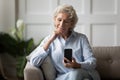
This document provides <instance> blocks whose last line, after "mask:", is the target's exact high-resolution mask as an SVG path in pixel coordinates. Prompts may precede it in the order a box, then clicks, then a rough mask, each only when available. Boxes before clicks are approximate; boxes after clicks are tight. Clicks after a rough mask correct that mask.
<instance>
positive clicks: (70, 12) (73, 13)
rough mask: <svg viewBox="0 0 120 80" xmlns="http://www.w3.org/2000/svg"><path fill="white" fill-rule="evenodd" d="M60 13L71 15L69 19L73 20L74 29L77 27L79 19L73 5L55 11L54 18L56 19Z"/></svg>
mask: <svg viewBox="0 0 120 80" xmlns="http://www.w3.org/2000/svg"><path fill="white" fill-rule="evenodd" d="M59 13H67V14H68V15H70V17H69V18H70V19H72V22H73V28H74V27H75V25H76V23H77V21H78V17H77V14H76V11H75V9H74V8H73V7H72V5H68V4H64V5H60V6H58V7H57V8H56V9H55V11H54V14H53V17H54V18H55V17H56V16H57V15H58V14H59Z"/></svg>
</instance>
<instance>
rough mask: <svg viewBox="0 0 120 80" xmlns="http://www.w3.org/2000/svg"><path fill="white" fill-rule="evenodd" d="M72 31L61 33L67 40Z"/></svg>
mask: <svg viewBox="0 0 120 80" xmlns="http://www.w3.org/2000/svg"><path fill="white" fill-rule="evenodd" d="M71 33H72V31H69V32H68V33H67V34H62V37H63V38H64V39H65V40H67V38H68V37H69V36H70V35H71Z"/></svg>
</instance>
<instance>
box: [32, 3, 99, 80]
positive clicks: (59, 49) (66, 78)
mask: <svg viewBox="0 0 120 80" xmlns="http://www.w3.org/2000/svg"><path fill="white" fill-rule="evenodd" d="M53 19H54V26H55V30H54V31H53V33H52V34H51V35H49V36H47V37H46V38H45V39H44V40H43V41H42V43H41V44H40V45H39V46H38V48H37V49H35V50H34V51H33V53H34V54H33V56H32V58H31V60H30V63H31V64H32V65H35V66H40V65H41V63H42V61H43V60H44V58H45V57H46V56H48V54H49V55H50V58H51V60H52V62H53V65H54V67H55V68H56V71H57V76H56V79H55V80H84V79H88V80H100V78H99V75H98V73H97V72H96V71H95V67H96V59H95V57H94V56H93V53H92V49H91V47H90V45H89V42H88V39H87V37H86V36H85V35H84V34H81V33H77V32H75V31H74V28H75V25H76V23H77V21H78V17H77V14H76V11H75V10H74V8H73V7H72V6H71V5H60V6H58V7H57V8H56V9H55V12H54V17H53ZM65 49H71V50H72V61H70V60H69V59H67V58H65V57H64V50H65Z"/></svg>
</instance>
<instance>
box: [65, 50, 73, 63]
mask: <svg viewBox="0 0 120 80" xmlns="http://www.w3.org/2000/svg"><path fill="white" fill-rule="evenodd" d="M64 57H65V58H67V59H68V60H70V61H71V62H72V49H64ZM65 62H66V63H67V61H65Z"/></svg>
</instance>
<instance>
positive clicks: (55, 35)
mask: <svg viewBox="0 0 120 80" xmlns="http://www.w3.org/2000/svg"><path fill="white" fill-rule="evenodd" d="M60 34H61V32H60V31H59V30H57V29H56V30H55V31H54V32H53V34H52V35H51V37H50V38H49V39H48V41H47V42H46V43H45V45H44V46H43V48H44V50H45V51H47V49H48V48H49V46H50V44H51V43H52V42H53V41H54V40H55V39H56V37H57V36H59V35H60Z"/></svg>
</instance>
